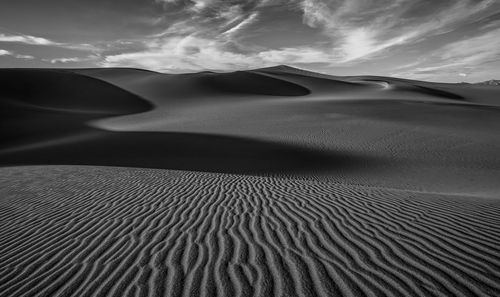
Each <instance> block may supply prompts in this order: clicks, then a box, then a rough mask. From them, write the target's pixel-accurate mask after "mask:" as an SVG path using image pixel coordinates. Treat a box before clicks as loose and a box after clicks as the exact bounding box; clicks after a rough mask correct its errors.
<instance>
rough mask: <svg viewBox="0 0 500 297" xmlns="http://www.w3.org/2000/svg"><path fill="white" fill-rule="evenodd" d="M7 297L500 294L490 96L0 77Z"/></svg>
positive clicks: (363, 79) (494, 115) (365, 87)
mask: <svg viewBox="0 0 500 297" xmlns="http://www.w3.org/2000/svg"><path fill="white" fill-rule="evenodd" d="M0 80H1V81H2V86H1V88H0V118H1V121H2V122H1V125H0V136H1V137H2V141H1V142H0V166H1V167H0V296H2V297H3V296H500V182H499V181H500V133H499V131H500V88H498V87H492V86H476V85H461V84H439V83H430V82H418V81H410V80H403V79H397V78H386V77H367V76H357V77H335V76H327V75H322V74H317V73H311V72H307V71H303V70H298V69H294V68H290V67H286V66H280V67H273V68H267V69H258V70H252V71H242V72H234V73H211V72H203V73H194V74H182V75H167V74H160V73H156V72H150V71H144V70H138V69H67V70H48V69H0Z"/></svg>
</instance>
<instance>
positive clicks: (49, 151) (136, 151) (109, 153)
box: [0, 129, 376, 175]
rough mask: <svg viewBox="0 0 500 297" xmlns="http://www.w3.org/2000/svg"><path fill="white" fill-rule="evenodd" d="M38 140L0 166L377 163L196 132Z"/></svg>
mask: <svg viewBox="0 0 500 297" xmlns="http://www.w3.org/2000/svg"><path fill="white" fill-rule="evenodd" d="M79 135H80V137H73V138H71V137H68V138H67V139H65V138H60V139H56V140H48V141H45V142H43V141H41V142H38V143H36V144H33V145H32V146H29V145H28V146H25V147H19V148H18V149H17V150H16V149H14V150H10V151H9V152H8V153H6V152H4V153H3V154H0V162H1V163H2V164H3V165H23V164H75V165H78V164H79V165H100V166H126V167H138V168H163V169H178V170H194V171H205V172H221V173H234V174H256V175H261V174H273V173H282V174H286V173H287V172H293V173H300V172H320V171H321V170H325V169H327V168H328V169H330V170H331V169H332V168H335V169H336V170H339V171H348V170H353V169H356V168H359V167H364V166H368V165H369V164H370V163H375V162H376V160H375V159H374V158H373V159H372V158H369V157H367V156H363V155H355V154H354V153H349V152H332V151H321V150H318V149H314V148H306V147H301V146H297V145H291V144H283V143H278V142H270V141H263V140H258V139H250V138H240V137H229V136H219V135H209V134H195V133H169V132H160V133H154V132H105V131H98V130H92V129H88V130H85V131H82V132H80V134H79Z"/></svg>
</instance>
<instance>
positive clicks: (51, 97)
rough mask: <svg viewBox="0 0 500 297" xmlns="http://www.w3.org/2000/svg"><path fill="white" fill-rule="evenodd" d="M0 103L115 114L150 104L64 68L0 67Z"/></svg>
mask: <svg viewBox="0 0 500 297" xmlns="http://www.w3.org/2000/svg"><path fill="white" fill-rule="evenodd" d="M0 81H1V82H2V89H1V91H0V98H1V100H2V101H1V103H5V102H6V101H7V102H8V101H9V100H10V101H14V102H13V103H14V104H26V105H29V106H32V107H33V108H39V109H49V110H51V109H52V110H62V111H66V112H75V113H94V114H95V113H99V114H105V115H118V114H126V113H137V112H141V111H146V110H148V109H150V108H151V107H152V106H151V104H149V103H148V102H147V101H144V100H141V99H140V98H138V97H137V96H134V95H132V94H130V93H128V92H126V91H124V90H122V89H120V88H116V87H114V86H112V85H110V84H108V83H106V82H103V81H101V80H97V79H94V78H91V77H88V76H83V75H78V74H75V73H72V72H68V71H58V70H43V69H28V70H26V69H0Z"/></svg>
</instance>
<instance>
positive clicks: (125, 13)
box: [0, 0, 500, 82]
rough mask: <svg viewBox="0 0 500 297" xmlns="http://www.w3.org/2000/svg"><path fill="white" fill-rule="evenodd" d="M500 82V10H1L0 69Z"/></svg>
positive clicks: (126, 6)
mask: <svg viewBox="0 0 500 297" xmlns="http://www.w3.org/2000/svg"><path fill="white" fill-rule="evenodd" d="M281 64H286V65H289V66H293V67H297V68H302V69H307V70H311V71H316V72H321V73H327V74H332V75H381V76H396V77H403V78H409V79H417V80H430V81H440V82H462V81H464V82H478V81H484V80H490V79H500V0H288V1H282V0H248V1H242V0H44V1H40V0H2V1H0V67H51V68H52V67H56V68H80V67H134V68H142V69H149V70H154V71H159V72H165V73H185V72H198V71H206V70H211V71H234V70H246V69H255V68H262V67H269V66H274V65H281Z"/></svg>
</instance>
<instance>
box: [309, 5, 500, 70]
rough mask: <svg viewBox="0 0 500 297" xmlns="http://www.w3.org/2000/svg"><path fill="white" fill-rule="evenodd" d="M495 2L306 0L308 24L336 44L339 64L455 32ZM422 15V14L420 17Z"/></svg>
mask: <svg viewBox="0 0 500 297" xmlns="http://www.w3.org/2000/svg"><path fill="white" fill-rule="evenodd" d="M494 3H495V1H494V0H453V1H448V0H444V1H440V2H439V3H436V2H433V3H429V4H428V5H427V6H429V7H430V8H432V10H429V11H424V12H425V14H424V13H422V12H419V10H422V9H423V7H426V5H425V1H413V0H377V1H375V0H336V1H331V2H328V1H320V0H302V1H301V2H300V7H301V9H302V11H303V22H304V23H305V24H307V25H308V26H310V27H313V28H320V29H322V30H323V33H324V34H325V35H326V36H327V37H328V38H330V39H331V40H333V41H334V46H333V48H332V53H333V57H334V58H335V60H336V61H338V62H340V63H345V62H351V61H355V60H360V59H367V58H371V57H373V56H374V55H375V54H379V53H382V52H384V51H385V50H387V49H390V48H393V47H395V46H398V45H406V44H412V43H415V42H417V41H421V40H422V39H425V38H428V37H430V36H434V35H437V34H443V33H445V32H448V31H451V30H453V29H454V28H455V27H456V26H454V25H456V24H457V23H459V22H461V21H463V20H465V19H467V18H470V17H471V16H473V15H474V14H477V13H479V12H481V11H484V10H485V9H487V8H488V7H490V6H491V5H493V4H494ZM419 14H420V15H419Z"/></svg>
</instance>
